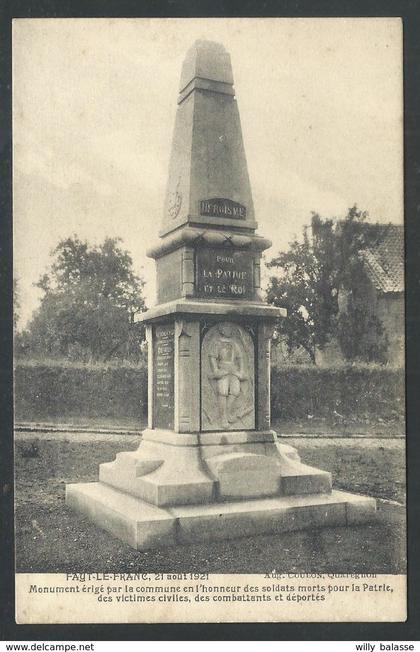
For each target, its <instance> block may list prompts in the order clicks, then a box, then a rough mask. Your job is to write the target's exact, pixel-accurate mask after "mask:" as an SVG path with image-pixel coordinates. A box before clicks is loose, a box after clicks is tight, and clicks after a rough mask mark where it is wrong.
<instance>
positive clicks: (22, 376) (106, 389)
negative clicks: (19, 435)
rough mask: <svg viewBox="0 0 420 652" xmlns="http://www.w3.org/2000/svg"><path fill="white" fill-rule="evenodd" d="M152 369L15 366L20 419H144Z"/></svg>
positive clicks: (23, 364)
mask: <svg viewBox="0 0 420 652" xmlns="http://www.w3.org/2000/svg"><path fill="white" fill-rule="evenodd" d="M146 412H147V369H146V368H145V367H132V366H130V367H129V366H126V367H123V366H121V367H111V366H100V365H70V364H55V363H54V364H41V363H36V364H28V363H18V364H17V366H16V367H15V420H17V421H33V420H42V421H47V420H48V417H66V416H81V417H108V418H109V417H115V418H118V417H133V418H139V417H143V416H144V414H145V413H146Z"/></svg>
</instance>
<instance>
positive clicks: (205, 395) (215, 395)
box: [201, 322, 255, 430]
mask: <svg viewBox="0 0 420 652" xmlns="http://www.w3.org/2000/svg"><path fill="white" fill-rule="evenodd" d="M201 361H202V385H201V388H202V401H201V405H202V427H203V429H205V430H242V429H250V428H254V427H255V415H254V412H255V410H254V344H253V341H252V338H251V336H250V335H249V333H248V332H247V331H246V330H245V329H244V328H242V327H241V326H239V325H238V324H234V323H231V322H222V323H220V324H217V325H216V326H213V327H212V328H210V329H209V331H208V332H207V333H206V335H205V336H204V338H203V343H202V354H201Z"/></svg>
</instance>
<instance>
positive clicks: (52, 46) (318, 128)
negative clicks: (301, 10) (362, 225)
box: [13, 18, 403, 327]
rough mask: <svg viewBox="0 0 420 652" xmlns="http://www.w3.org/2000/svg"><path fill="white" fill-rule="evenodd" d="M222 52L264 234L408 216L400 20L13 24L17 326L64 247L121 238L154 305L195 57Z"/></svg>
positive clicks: (280, 239) (277, 239)
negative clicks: (188, 68) (183, 85)
mask: <svg viewBox="0 0 420 652" xmlns="http://www.w3.org/2000/svg"><path fill="white" fill-rule="evenodd" d="M197 39H210V40H214V41H218V42H220V43H223V45H224V46H225V48H226V49H227V50H228V51H229V52H230V54H231V58H232V66H233V75H234V80H235V91H236V98H237V101H238V107H239V112H240V116H241V123H242V131H243V138H244V144H245V151H246V155H247V161H248V169H249V175H250V180H251V188H252V192H253V198H254V206H255V214H256V219H257V222H258V223H259V230H258V232H259V233H260V234H261V235H263V236H265V237H268V238H270V239H271V240H272V241H273V247H272V249H270V250H268V252H266V257H267V258H268V259H269V258H270V257H271V256H274V255H275V254H276V253H277V252H278V251H279V250H281V249H284V248H287V244H288V242H290V240H291V239H293V237H294V236H295V235H297V236H299V234H300V233H301V231H302V227H303V225H305V224H308V223H309V221H310V217H311V211H315V212H317V213H319V214H320V215H322V216H323V217H343V216H344V215H345V213H346V212H347V209H348V208H349V207H350V206H352V205H353V204H355V203H356V204H357V205H358V206H359V208H361V209H363V210H367V211H368V212H369V219H370V220H371V221H378V222H394V223H402V221H403V167H402V166H403V148H402V147H403V145H402V143H403V141H402V139H403V122H402V121H403V105H402V27H401V21H400V19H398V18H350V19H348V18H310V19H306V18H305V19H303V18H295V19H283V18H274V19H273V18H263V19H248V18H244V19H237V18H235V19H225V18H216V19H209V18H204V19H195V18H182V19H145V18H136V19H131V18H130V19H128V18H124V19H107V18H104V19H102V18H100V19H98V18H95V19H84V18H83V19H82V18H77V19H15V20H14V24H13V164H14V171H13V195H14V198H13V208H14V266H15V277H16V278H17V279H18V284H19V291H20V303H21V322H20V326H21V327H24V326H25V324H27V322H28V320H29V319H30V316H31V314H32V312H33V310H34V309H35V308H36V307H37V305H38V304H39V299H40V294H41V293H40V290H38V289H37V288H35V287H34V285H33V283H35V282H36V281H37V280H38V279H39V277H40V276H41V275H42V274H43V273H44V272H45V271H46V269H47V267H48V265H49V262H50V260H51V258H50V254H51V251H52V250H53V249H54V247H55V246H56V245H57V243H58V242H59V240H61V239H63V238H66V237H68V236H71V235H74V234H77V235H78V236H79V237H80V238H82V239H87V240H88V241H89V242H91V243H99V242H101V241H103V239H104V238H105V237H107V236H111V237H114V236H119V237H121V238H122V239H123V244H124V246H125V248H126V249H128V250H129V251H130V253H131V255H132V257H133V261H134V268H135V271H136V272H137V273H139V274H141V275H142V276H143V277H144V279H145V280H146V299H147V303H148V305H149V306H150V305H152V304H153V303H154V301H155V271H154V261H152V260H150V259H148V258H146V255H145V251H146V249H147V248H148V247H149V246H150V245H151V244H152V242H154V241H155V240H156V239H157V237H158V230H159V224H160V221H161V216H162V213H163V204H164V195H165V188H166V181H167V171H168V164H169V155H170V147H171V139H172V131H173V127H174V121H175V113H176V107H177V96H178V85H179V78H180V73H181V66H182V62H183V59H184V57H185V54H186V52H187V50H188V49H189V47H190V46H191V45H192V44H193V42H194V41H195V40H197Z"/></svg>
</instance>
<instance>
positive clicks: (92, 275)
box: [23, 236, 145, 361]
mask: <svg viewBox="0 0 420 652" xmlns="http://www.w3.org/2000/svg"><path fill="white" fill-rule="evenodd" d="M120 242H121V239H120V238H106V239H105V241H104V242H103V243H102V244H100V245H98V246H91V245H89V244H88V243H87V242H83V241H81V240H80V239H79V238H78V237H77V236H74V237H72V238H67V239H65V240H62V241H60V242H59V243H58V245H57V247H56V248H55V249H54V251H53V254H52V255H53V262H52V264H51V266H50V269H49V271H48V272H47V273H46V274H44V275H43V276H42V277H41V278H40V279H39V281H38V283H36V285H37V286H38V287H39V288H40V289H41V290H42V291H43V297H42V299H41V304H40V307H39V309H38V310H37V311H36V313H35V315H34V317H33V319H32V321H31V323H30V324H29V327H28V330H27V332H26V333H25V335H24V337H23V340H24V342H25V348H26V350H27V352H29V353H31V354H33V355H39V354H41V355H44V356H52V357H56V356H59V357H67V358H76V359H85V360H86V359H88V360H102V361H107V360H109V359H111V358H113V357H120V358H121V357H124V358H129V357H133V356H134V357H135V358H136V357H137V358H138V355H139V348H140V345H141V342H142V341H143V339H144V335H143V330H142V329H141V328H139V327H138V325H136V324H135V323H134V315H135V314H136V313H138V312H141V311H143V310H145V303H144V298H143V296H142V291H143V287H144V281H143V280H142V279H141V278H140V277H139V276H137V275H136V274H135V273H134V271H133V261H132V259H131V256H130V255H129V253H128V252H127V251H125V250H124V249H122V248H121V247H120V245H119V243H120Z"/></svg>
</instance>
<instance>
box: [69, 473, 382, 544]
mask: <svg viewBox="0 0 420 652" xmlns="http://www.w3.org/2000/svg"><path fill="white" fill-rule="evenodd" d="M66 504H67V505H68V506H69V507H71V508H72V509H74V510H76V511H78V512H79V513H82V514H84V515H86V516H88V517H89V519H90V520H91V521H93V522H94V523H96V524H97V525H99V526H100V527H101V528H102V529H104V530H106V531H108V532H110V533H111V534H113V535H114V536H116V537H118V538H120V539H122V540H123V541H125V542H126V543H127V544H129V545H130V546H132V547H133V548H136V549H138V550H147V549H150V548H163V547H168V546H174V545H178V544H190V543H197V542H210V541H217V540H221V539H232V538H237V537H244V536H252V535H257V534H270V533H271V534H281V533H284V532H290V531H293V530H302V529H308V528H317V527H337V526H349V525H350V526H351V525H357V524H362V523H367V522H370V521H372V520H373V519H374V518H375V515H376V501H375V500H374V499H373V498H369V497H365V496H358V495H354V494H350V493H346V492H343V491H332V492H331V493H329V494H316V495H305V496H279V497H275V498H264V499H255V500H242V501H236V502H220V503H208V504H204V505H183V506H177V507H171V508H162V507H156V506H155V505H150V504H149V503H146V502H144V501H142V500H141V499H139V498H136V497H133V496H130V495H128V494H126V493H124V492H122V491H119V490H118V489H114V488H113V487H110V486H108V485H105V484H102V483H100V482H92V483H80V484H70V485H67V487H66Z"/></svg>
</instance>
